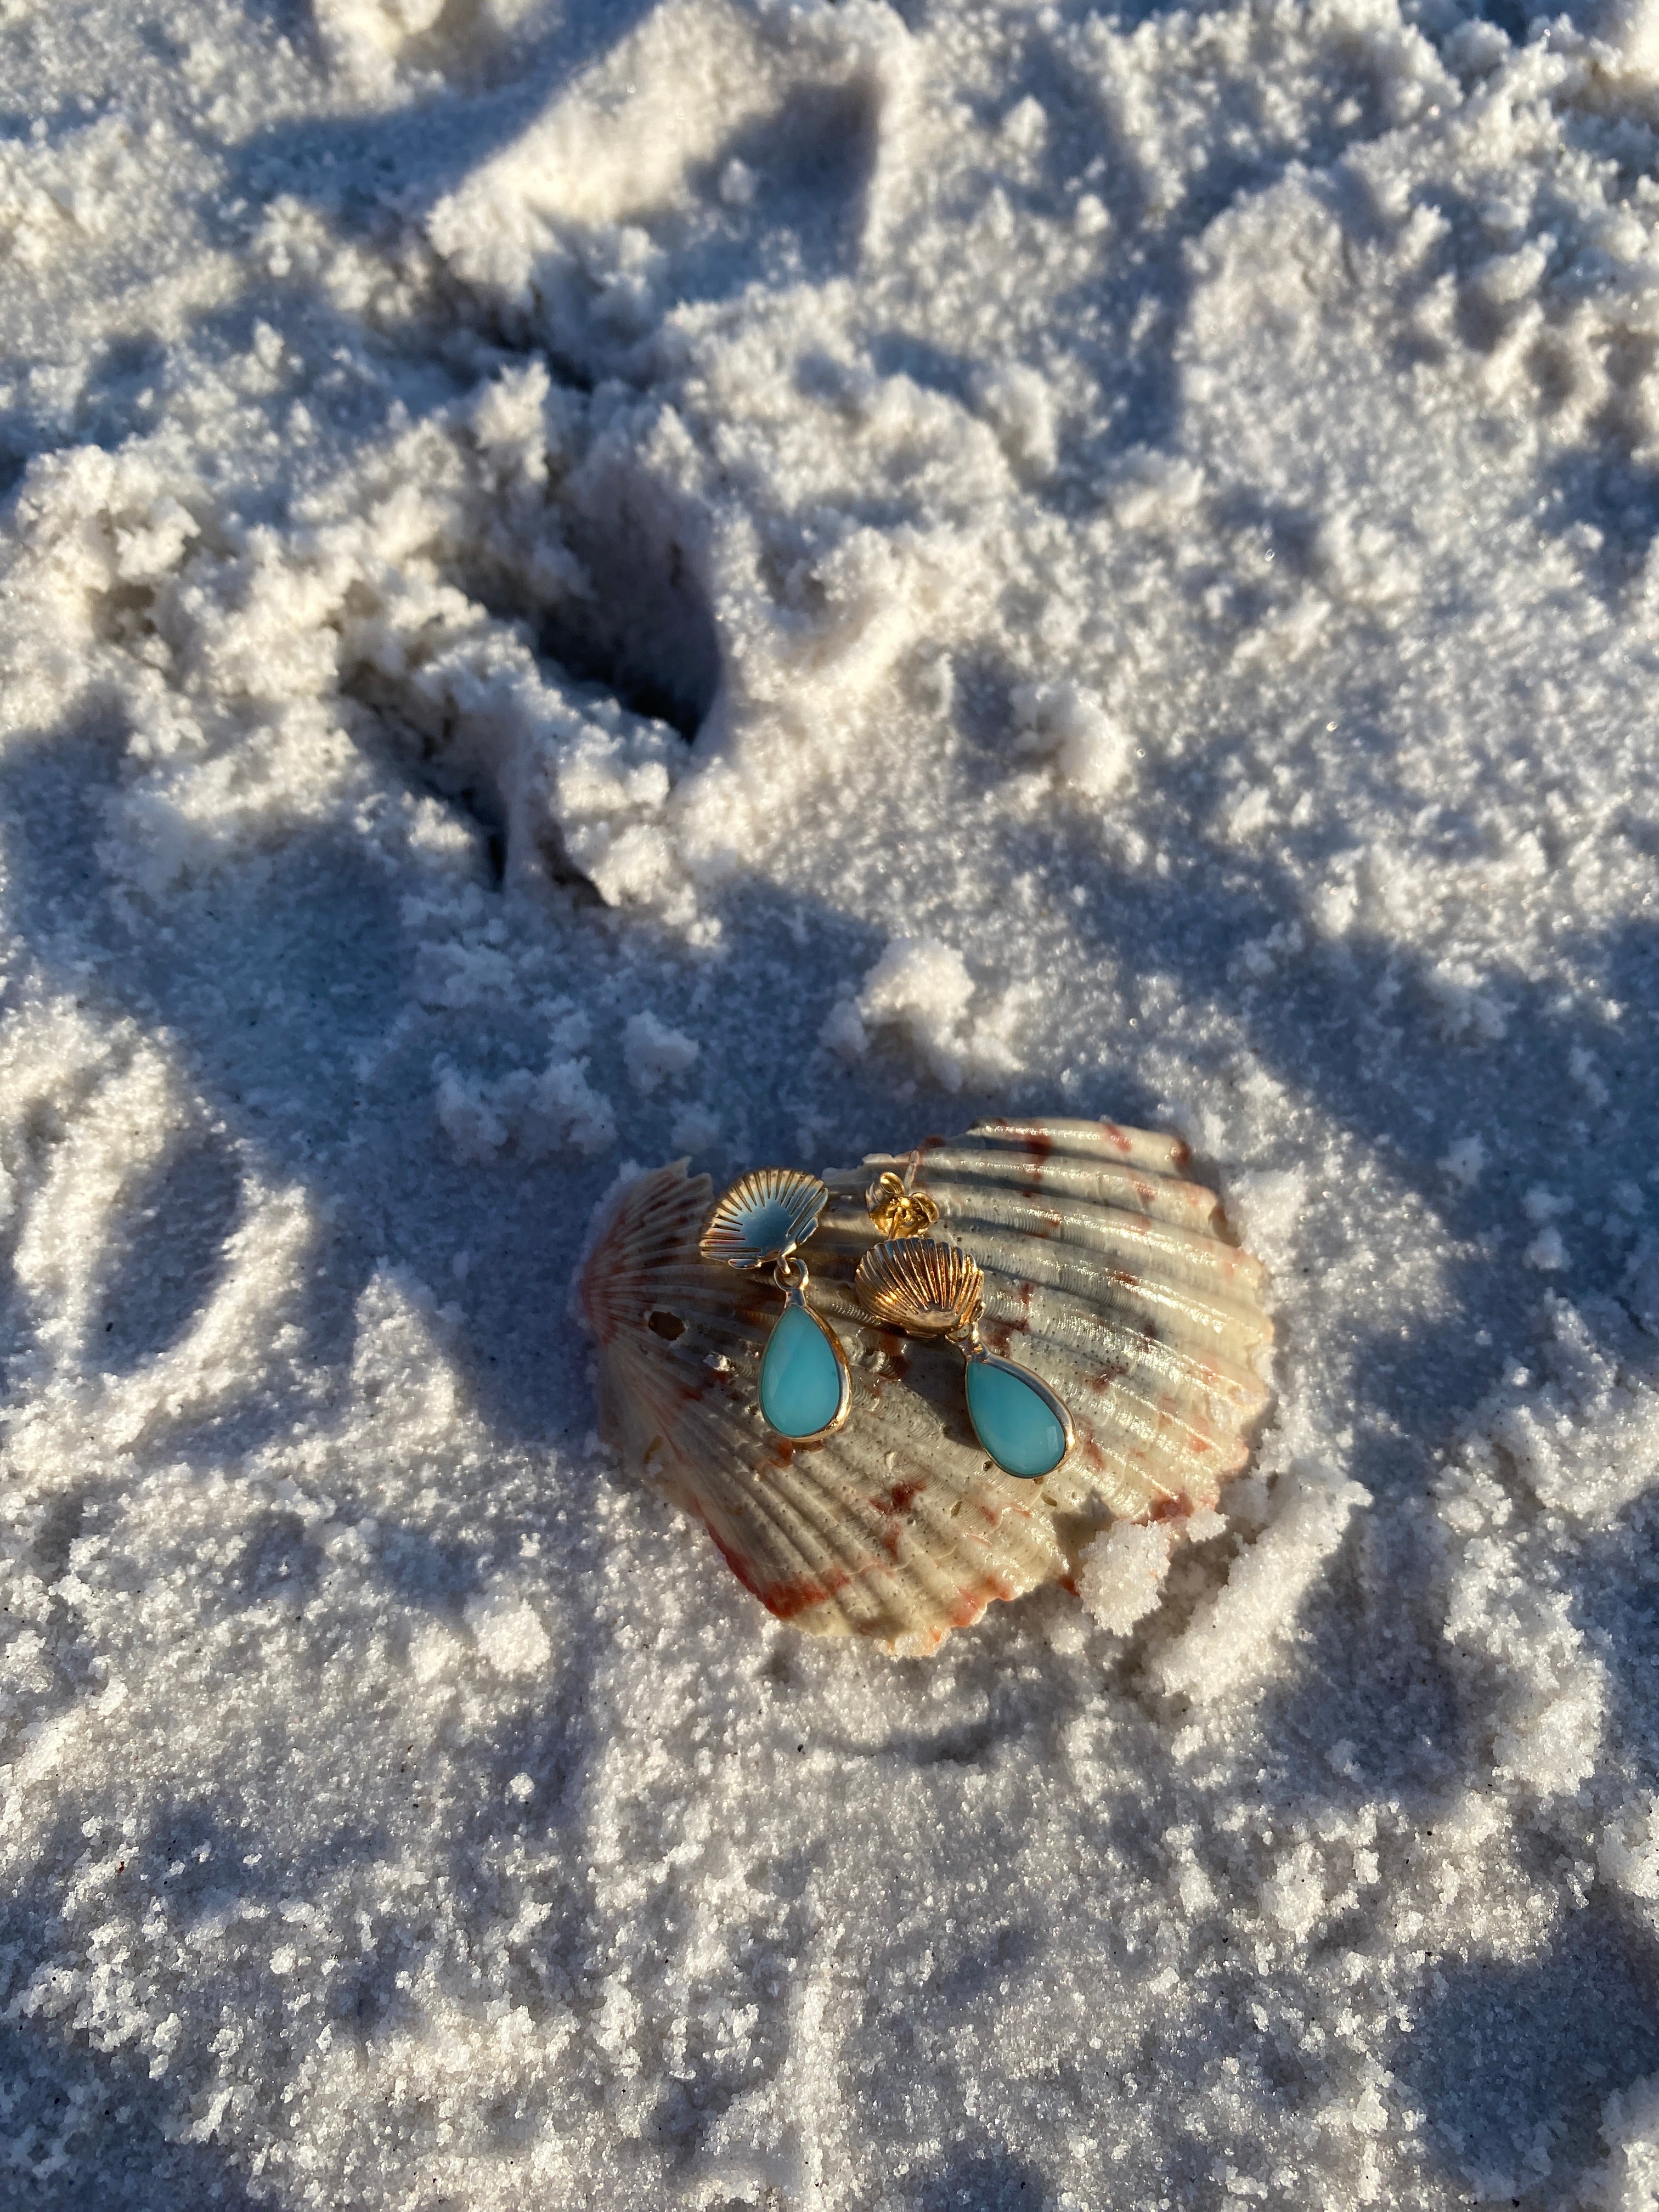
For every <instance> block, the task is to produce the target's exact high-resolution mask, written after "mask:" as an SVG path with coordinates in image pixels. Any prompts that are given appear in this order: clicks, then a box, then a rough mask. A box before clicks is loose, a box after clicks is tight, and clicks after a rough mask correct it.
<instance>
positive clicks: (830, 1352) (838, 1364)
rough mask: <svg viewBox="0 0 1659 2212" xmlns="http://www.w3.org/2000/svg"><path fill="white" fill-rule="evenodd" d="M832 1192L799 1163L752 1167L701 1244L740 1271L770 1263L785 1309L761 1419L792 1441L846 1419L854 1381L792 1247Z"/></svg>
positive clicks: (763, 1384) (709, 1255)
mask: <svg viewBox="0 0 1659 2212" xmlns="http://www.w3.org/2000/svg"><path fill="white" fill-rule="evenodd" d="M828 1202H829V1192H828V1191H827V1190H826V1189H825V1188H824V1187H823V1184H822V1183H821V1182H819V1181H818V1179H817V1176H810V1175H803V1174H802V1173H801V1171H800V1170H799V1169H798V1168H757V1169H756V1170H753V1172H752V1173H750V1174H749V1175H746V1176H741V1177H739V1179H738V1181H737V1182H734V1183H733V1184H732V1188H731V1189H730V1190H728V1191H726V1193H725V1194H723V1195H722V1196H721V1197H720V1199H718V1200H716V1201H715V1205H714V1212H712V1213H711V1214H710V1215H709V1217H708V1225H707V1227H706V1228H705V1229H704V1231H703V1232H702V1237H701V1238H700V1239H699V1240H698V1249H699V1250H700V1251H701V1252H702V1255H703V1257H704V1258H705V1259H707V1260H713V1261H718V1262H720V1263H721V1264H723V1265H725V1266H726V1267H739V1268H743V1269H744V1270H745V1271H750V1270H754V1269H757V1268H761V1267H770V1268H771V1271H772V1280H773V1282H774V1283H775V1285H777V1287H778V1289H779V1290H781V1291H782V1292H783V1311H782V1313H781V1315H780V1316H778V1319H777V1321H776V1322H775V1324H774V1325H773V1328H772V1334H770V1336H769V1337H768V1339H767V1340H766V1350H765V1352H764V1353H763V1356H762V1358H761V1368H760V1383H759V1397H760V1409H761V1413H762V1416H763V1419H765V1421H766V1422H767V1423H768V1425H769V1426H770V1427H772V1428H774V1429H775V1430H776V1431H777V1432H778V1434H779V1435H780V1436H781V1437H788V1438H789V1440H790V1442H791V1443H798V1444H815V1443H818V1442H820V1441H821V1439H822V1438H823V1437H829V1436H833V1435H834V1434H835V1432H836V1430H837V1429H838V1428H840V1426H841V1425H842V1422H843V1421H845V1419H847V1413H848V1407H849V1406H850V1405H851V1403H852V1395H853V1386H852V1380H851V1377H850V1376H849V1375H848V1371H847V1355H846V1353H845V1352H843V1351H842V1348H841V1344H840V1341H839V1340H838V1339H837V1337H836V1333H835V1331H834V1330H833V1329H832V1328H830V1327H829V1324H828V1323H827V1322H824V1321H823V1320H821V1319H820V1317H819V1316H817V1314H816V1313H814V1312H813V1310H812V1309H811V1306H810V1305H808V1304H807V1303H806V1286H807V1285H808V1283H809V1282H810V1281H811V1276H810V1274H809V1273H808V1271H807V1266H806V1262H805V1260H803V1259H802V1258H801V1256H800V1255H799V1252H798V1250H797V1249H796V1247H797V1246H798V1245H801V1244H805V1243H806V1242H807V1240H808V1239H809V1237H811V1234H812V1232H813V1231H814V1230H815V1229H816V1228H817V1225H818V1216H819V1215H820V1214H821V1213H822V1212H823V1209H824V1206H826V1205H827V1204H828Z"/></svg>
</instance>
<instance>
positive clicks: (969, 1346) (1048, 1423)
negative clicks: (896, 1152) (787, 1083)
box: [701, 1157, 1073, 1480]
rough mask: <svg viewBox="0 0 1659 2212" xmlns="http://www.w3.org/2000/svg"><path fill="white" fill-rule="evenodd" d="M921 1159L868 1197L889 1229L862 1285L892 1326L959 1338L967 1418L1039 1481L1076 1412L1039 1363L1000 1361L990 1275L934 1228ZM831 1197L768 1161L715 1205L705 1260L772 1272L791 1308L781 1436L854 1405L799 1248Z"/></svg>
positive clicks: (777, 1340) (766, 1378)
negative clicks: (990, 1324)
mask: <svg viewBox="0 0 1659 2212" xmlns="http://www.w3.org/2000/svg"><path fill="white" fill-rule="evenodd" d="M915 1167H916V1162H915V1158H914V1157H913V1158H912V1160H911V1163H910V1170H909V1173H908V1175H907V1176H904V1177H902V1178H901V1177H899V1176H896V1175H892V1174H886V1175H883V1176H880V1177H879V1178H878V1181H877V1182H874V1183H872V1186H871V1188H870V1190H869V1192H868V1193H867V1194H866V1205H867V1206H868V1207H869V1212H870V1218H871V1219H872V1221H873V1222H874V1223H875V1225H876V1227H877V1228H878V1230H879V1231H881V1237H882V1241H881V1242H880V1243H878V1244H875V1245H872V1247H871V1249H870V1250H869V1251H867V1252H866V1254H865V1255H864V1257H863V1258H862V1259H861V1260H860V1261H859V1264H858V1270H857V1273H855V1274H854V1278H853V1286H854V1290H855V1291H857V1293H858V1297H859V1302H860V1304H861V1305H862V1306H863V1307H864V1310H865V1311H866V1313H867V1314H869V1316H871V1318H872V1320H873V1321H875V1322H878V1324H879V1325H880V1326H881V1327H883V1328H897V1329H902V1330H903V1331H904V1332H905V1334H907V1335H910V1336H920V1337H925V1338H931V1339H933V1340H939V1341H942V1342H944V1343H946V1344H953V1345H955V1346H956V1347H957V1350H958V1351H959V1352H961V1353H962V1355H963V1361H964V1364H965V1366H966V1376H965V1380H966V1384H967V1394H968V1418H969V1420H970V1421H971V1422H972V1424H973V1426H974V1433H975V1436H976V1437H978V1438H979V1440H980V1443H981V1444H982V1445H983V1446H984V1448H985V1449H986V1450H987V1452H988V1453H989V1455H990V1456H991V1457H992V1458H993V1459H994V1461H995V1462H996V1463H997V1465H998V1466H999V1467H1000V1468H1002V1470H1003V1471H1004V1473H1005V1474H1015V1475H1020V1476H1022V1477H1024V1478H1026V1479H1027V1480H1038V1479H1039V1478H1040V1477H1042V1476H1043V1475H1045V1474H1053V1472H1054V1469H1055V1468H1057V1467H1058V1466H1059V1465H1060V1462H1061V1461H1062V1460H1063V1459H1064V1458H1065V1456H1066V1453H1067V1452H1068V1451H1070V1449H1072V1442H1073V1431H1072V1417H1071V1415H1070V1413H1068V1412H1067V1411H1066V1407H1065V1404H1064V1403H1063V1401H1061V1400H1060V1399H1059V1398H1057V1397H1056V1396H1055V1395H1054V1392H1053V1391H1052V1390H1051V1389H1048V1385H1047V1384H1046V1383H1041V1382H1039V1381H1038V1379H1037V1377H1036V1376H1035V1375H1033V1374H1032V1373H1031V1372H1030V1370H1029V1369H1028V1368H1024V1367H1020V1366H1018V1365H1016V1364H1015V1363H1014V1362H1013V1361H1012V1359H999V1358H997V1357H996V1355H995V1354H994V1352H987V1350H986V1349H985V1346H984V1345H983V1344H982V1343H981V1340H980V1333H979V1315H980V1306H981V1301H982V1299H983V1297H984V1289H985V1279H984V1276H983V1274H982V1273H981V1270H980V1267H979V1264H978V1262H977V1261H975V1260H972V1259H970V1258H969V1255H968V1254H967V1253H965V1252H963V1251H962V1250H961V1249H959V1248H958V1247H957V1246H956V1245H954V1244H946V1243H941V1242H940V1241H939V1240H938V1239H937V1238H935V1237H930V1236H928V1235H927V1231H928V1230H929V1229H931V1228H932V1227H933V1224H934V1223H935V1222H936V1221H937V1220H938V1219H939V1208H938V1207H937V1206H935V1205H934V1203H933V1200H932V1199H931V1198H929V1197H928V1196H927V1194H926V1193H925V1192H921V1191H918V1190H917V1189H915V1187H914V1185H915ZM828 1202H829V1192H828V1190H827V1189H826V1188H824V1186H823V1183H821V1182H819V1181H818V1179H817V1176H810V1175H803V1174H802V1173H801V1172H800V1170H799V1169H797V1168H760V1169H757V1170H756V1171H755V1172H754V1173H753V1174H750V1175H746V1176H743V1177H742V1178H741V1179H740V1180H739V1181H738V1182H735V1183H733V1184H732V1188H731V1189H730V1190H728V1191H727V1192H726V1194H725V1195H724V1196H723V1197H722V1198H721V1199H720V1200H719V1201H718V1203H717V1204H716V1206H715V1207H714V1212H713V1213H712V1214H711V1215H710V1216H709V1219H708V1227H707V1228H706V1229H705V1230H704V1231H703V1233H702V1240H701V1249H702V1252H703V1254H704V1255H705V1257H707V1258H708V1259H710V1260H715V1261H723V1262H724V1263H725V1264H726V1266H728V1267H741V1268H745V1269H757V1268H762V1267H770V1269H771V1271H772V1280H773V1282H774V1283H775V1285H777V1287H778V1289H779V1290H781V1291H782V1292H783V1299H784V1305H783V1312H782V1314H781V1316H780V1317H779V1319H778V1322H777V1323H776V1325H775V1328H773V1331H772V1334H771V1335H770V1337H769V1339H768V1340H767V1346H766V1351H765V1353H764V1354H763V1358H762V1360H761V1371H760V1409H761V1412H762V1413H763V1416H764V1417H765V1419H766V1420H767V1422H768V1424H769V1425H770V1426H771V1427H772V1428H774V1429H775V1430H776V1431H777V1432H778V1434H779V1435H780V1436H782V1437H788V1438H790V1440H791V1441H792V1442H793V1443H819V1442H820V1441H821V1440H822V1439H823V1437H829V1436H833V1435H834V1434H835V1432H836V1430H837V1429H838V1428H840V1427H841V1425H842V1423H843V1422H844V1421H845V1420H846V1419H847V1415H848V1408H849V1407H850V1406H851V1403H852V1382H851V1378H850V1376H848V1370H847V1355H846V1354H845V1352H843V1351H842V1348H841V1344H840V1342H839V1340H838V1339H837V1338H836V1333H835V1331H834V1330H833V1329H832V1328H830V1327H829V1324H828V1322H824V1321H823V1320H822V1319H821V1318H820V1316H818V1315H817V1314H816V1313H815V1312H814V1311H813V1310H812V1308H811V1306H810V1305H809V1304H807V1302H806V1289H807V1285H808V1283H809V1281H810V1280H811V1277H810V1275H809V1273H808V1270H807V1266H806V1262H805V1260H803V1259H802V1258H801V1256H800V1252H799V1247H800V1246H801V1245H803V1244H805V1243H806V1241H807V1240H808V1238H809V1237H811V1235H812V1233H813V1231H815V1230H816V1229H817V1225H818V1217H819V1215H820V1214H821V1213H822V1212H823V1209H824V1206H826V1205H827V1204H828Z"/></svg>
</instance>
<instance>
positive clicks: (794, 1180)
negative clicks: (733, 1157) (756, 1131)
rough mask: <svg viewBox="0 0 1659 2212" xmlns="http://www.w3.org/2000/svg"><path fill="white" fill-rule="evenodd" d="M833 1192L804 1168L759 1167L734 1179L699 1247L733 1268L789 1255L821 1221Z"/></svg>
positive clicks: (708, 1257) (706, 1255) (762, 1264)
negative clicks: (735, 1180) (819, 1219)
mask: <svg viewBox="0 0 1659 2212" xmlns="http://www.w3.org/2000/svg"><path fill="white" fill-rule="evenodd" d="M828 1201H829V1192H828V1191H827V1190H826V1189H825V1188H824V1187H823V1184H822V1183H821V1182H819V1181H818V1179H817V1176H810V1175H803V1174H802V1173H801V1171H800V1170H799V1168H757V1169H755V1170H753V1172H752V1173H751V1174H749V1175H746V1176H742V1177H741V1178H740V1179H739V1180H738V1182H734V1183H733V1184H732V1188H731V1189H730V1190H728V1191H727V1192H726V1194H725V1196H724V1197H723V1198H722V1199H721V1200H720V1203H719V1205H718V1206H716V1207H715V1208H714V1212H713V1213H711V1214H710V1215H709V1217H708V1227H707V1228H706V1229H705V1230H704V1231H703V1232H702V1238H701V1239H700V1246H701V1249H702V1255H703V1257H704V1258H705V1259H706V1260H720V1261H724V1262H725V1263H726V1266H727V1267H767V1266H768V1265H769V1264H771V1263H772V1262H775V1261H779V1260H783V1259H787V1257H788V1255H789V1254H790V1253H792V1252H793V1250H794V1249H795V1247H796V1246H797V1245H798V1244H804V1243H805V1242H806V1240H807V1238H808V1237H810V1236H811V1234H812V1231H814V1230H815V1229H816V1228H817V1225H818V1216H819V1214H821V1213H822V1212H823V1209H824V1206H825V1205H826V1204H827V1203H828Z"/></svg>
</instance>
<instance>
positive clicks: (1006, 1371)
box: [968, 1359, 1066, 1480]
mask: <svg viewBox="0 0 1659 2212" xmlns="http://www.w3.org/2000/svg"><path fill="white" fill-rule="evenodd" d="M968 1413H969V1419H971V1420H972V1422H973V1424H974V1432H975V1435H976V1436H977V1437H978V1438H979V1440H980V1442H981V1443H982V1444H983V1445H984V1447H985V1449H986V1450H987V1452H989V1453H990V1455H991V1456H992V1458H993V1459H994V1461H995V1462H996V1463H997V1465H998V1466H999V1467H1000V1468H1002V1469H1003V1470H1004V1471H1005V1472H1006V1474H1018V1475H1024V1476H1026V1477H1027V1478H1029V1479H1033V1480H1034V1479H1035V1478H1036V1476H1037V1475H1040V1474H1049V1473H1050V1472H1051V1471H1052V1470H1053V1469H1054V1468H1057V1467H1058V1466H1059V1465H1060V1462H1061V1460H1063V1459H1064V1458H1065V1456H1066V1431H1065V1430H1064V1428H1062V1427H1061V1425H1060V1422H1059V1421H1057V1420H1056V1419H1055V1418H1054V1413H1052V1411H1051V1410H1050V1408H1049V1407H1048V1404H1047V1403H1046V1402H1045V1401H1044V1400H1043V1399H1042V1397H1041V1396H1039V1395H1038V1394H1037V1392H1036V1391H1035V1390H1034V1389H1032V1388H1031V1386H1030V1383H1026V1382H1024V1381H1023V1380H1022V1379H1021V1377H1020V1375H1019V1373H1018V1370H1016V1369H1015V1368H1012V1367H1008V1366H1005V1365H1004V1364H1002V1362H1001V1361H1000V1360H996V1359H970V1360H969V1363H968Z"/></svg>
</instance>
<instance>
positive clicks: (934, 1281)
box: [853, 1237, 984, 1336]
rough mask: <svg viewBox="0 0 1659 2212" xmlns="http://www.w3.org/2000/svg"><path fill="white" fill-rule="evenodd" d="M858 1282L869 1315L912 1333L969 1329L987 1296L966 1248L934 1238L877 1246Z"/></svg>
mask: <svg viewBox="0 0 1659 2212" xmlns="http://www.w3.org/2000/svg"><path fill="white" fill-rule="evenodd" d="M853 1285H854V1289H855V1290H856V1291H858V1294H859V1300H860V1304H862V1305H863V1307H864V1309H865V1310H866V1312H867V1313H870V1314H872V1315H873V1316H874V1317H875V1318H876V1320H878V1321H884V1322H887V1323H888V1325H889V1326H890V1328H902V1329H904V1330H907V1331H908V1333H909V1334H911V1335H912V1336H945V1335H948V1334H950V1333H951V1331H952V1330H953V1329H959V1328H967V1327H968V1325H969V1322H971V1321H972V1320H973V1318H974V1316H975V1315H976V1314H977V1313H978V1311H979V1306H980V1300H981V1297H983V1295H984V1284H983V1279H982V1277H981V1273H980V1271H979V1269H978V1268H977V1267H975V1264H974V1262H973V1261H971V1260H970V1259H969V1257H968V1255H967V1254H966V1253H965V1252H964V1251H963V1249H962V1248H961V1246H960V1245H958V1244H942V1243H939V1241H938V1239H937V1238H935V1237H904V1238H903V1239H902V1240H901V1241H899V1242H896V1243H881V1244H872V1246H871V1247H870V1249H869V1250H868V1251H867V1252H866V1253H865V1254H864V1255H863V1257H862V1258H861V1259H860V1261H859V1263H858V1266H857V1267H856V1268H855V1269H854V1273H853Z"/></svg>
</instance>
